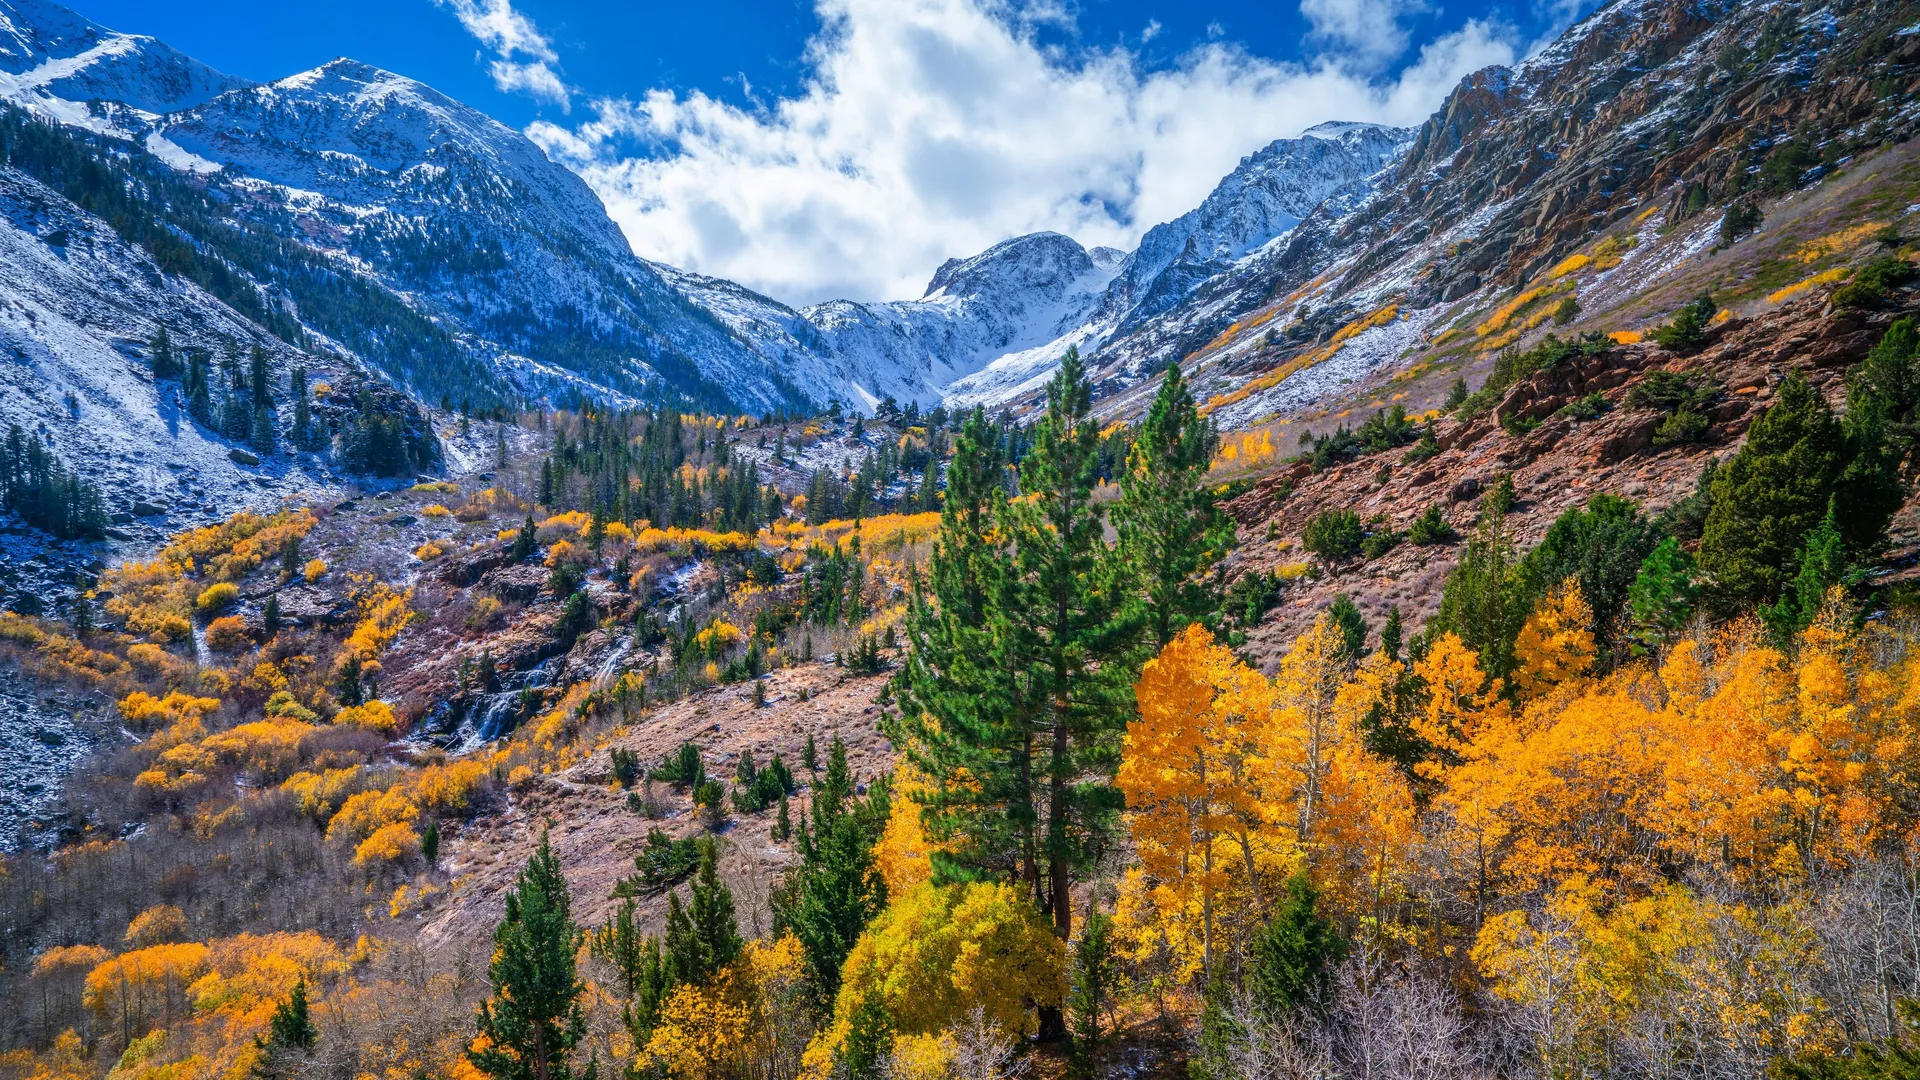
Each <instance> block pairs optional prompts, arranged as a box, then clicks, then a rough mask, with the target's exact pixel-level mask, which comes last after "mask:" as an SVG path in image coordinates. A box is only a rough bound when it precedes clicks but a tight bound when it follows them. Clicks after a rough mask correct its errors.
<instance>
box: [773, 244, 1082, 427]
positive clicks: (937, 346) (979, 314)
mask: <svg viewBox="0 0 1920 1080" xmlns="http://www.w3.org/2000/svg"><path fill="white" fill-rule="evenodd" d="M1115 254H1116V253H1114V252H1113V251H1112V249H1101V251H1100V252H1099V253H1098V257H1097V258H1096V255H1095V253H1091V252H1088V251H1087V250H1086V249H1085V248H1083V247H1081V246H1080V245H1079V244H1078V243H1077V242H1075V241H1074V240H1073V239H1072V238H1070V237H1066V236H1062V235H1060V234H1059V233H1033V234H1031V235H1028V236H1019V237H1015V238H1013V239H1012V240H1006V241H1002V242H1001V243H998V244H995V245H994V246H993V247H991V248H989V249H987V250H986V251H985V252H982V253H981V254H979V255H976V256H974V257H973V258H970V259H949V260H948V261H947V262H946V263H945V264H943V265H942V266H941V267H940V269H939V270H938V271H937V272H936V273H935V274H934V275H933V280H932V281H930V282H928V284H927V291H926V294H925V295H924V296H922V297H921V298H920V299H919V300H912V301H896V302H893V303H883V304H856V303H851V302H848V301H833V302H829V303H826V304H819V305H816V306H814V307H810V308H808V309H807V310H806V312H805V315H806V318H807V321H808V322H810V323H811V324H813V326H814V327H816V328H817V329H818V330H819V332H820V334H821V336H822V337H823V338H824V339H825V341H826V343H827V345H828V347H829V348H830V349H831V350H832V352H833V355H834V356H835V357H836V358H838V359H839V361H840V362H841V365H842V368H841V370H842V374H843V377H844V378H845V379H846V380H847V381H848V383H849V385H851V386H852V387H853V388H854V389H855V392H856V393H857V394H860V395H861V396H862V398H863V400H862V401H859V402H855V403H854V404H856V405H857V406H860V407H871V406H872V405H873V404H874V403H876V402H878V401H879V400H880V399H881V398H884V397H889V396H891V397H893V398H895V399H896V400H898V401H900V402H902V403H904V402H907V401H917V402H920V403H921V404H931V403H933V402H935V401H937V400H938V399H939V397H940V395H941V392H942V390H943V389H944V388H945V387H946V386H948V385H950V384H952V383H953V382H954V381H955V380H957V379H959V378H961V377H963V376H966V375H970V374H972V373H974V372H975V371H978V370H980V369H981V368H982V367H985V366H986V365H987V364H988V363H989V362H991V361H993V360H996V359H998V358H1000V357H1002V356H1005V355H1008V354H1009V353H1016V352H1021V351H1024V350H1027V349H1032V348H1036V347H1038V346H1042V345H1045V344H1046V343H1047V342H1050V341H1053V340H1055V339H1057V338H1059V337H1060V335H1062V334H1064V333H1066V332H1068V331H1069V330H1071V329H1072V328H1073V327H1075V326H1077V325H1079V324H1080V323H1081V322H1083V321H1084V320H1085V319H1086V318H1087V316H1088V315H1089V314H1090V313H1091V312H1092V311H1093V309H1094V307H1095V305H1097V304H1098V303H1099V301H1100V298H1101V296H1102V295H1103V294H1104V290H1105V289H1106V287H1107V284H1108V283H1109V282H1110V281H1111V280H1112V279H1113V275H1114V273H1115V271H1116V270H1118V268H1119V267H1118V262H1117V260H1116V259H1115V257H1114V256H1115Z"/></svg>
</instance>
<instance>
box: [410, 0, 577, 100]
mask: <svg viewBox="0 0 1920 1080" xmlns="http://www.w3.org/2000/svg"><path fill="white" fill-rule="evenodd" d="M434 2H435V3H437V4H439V5H440V6H441V7H445V8H450V9H452V11H453V15H454V18H456V19H459V20H460V25H461V27H462V28H464V29H465V30H466V31H467V33H469V34H472V35H473V36H474V37H475V38H476V39H478V40H479V42H480V44H481V45H483V46H485V47H486V48H487V49H488V50H490V51H492V52H493V53H495V54H496V56H495V59H494V60H493V61H492V62H491V63H490V64H489V65H488V66H487V73H488V74H489V75H491V76H493V84H494V85H495V86H497V87H499V88H500V89H501V90H503V91H505V92H507V93H524V94H527V95H529V96H531V97H533V98H535V99H537V100H540V101H549V102H552V103H554V104H556V105H559V106H560V107H561V109H562V111H566V110H567V109H568V106H569V104H570V103H571V101H572V94H571V93H570V92H569V91H568V89H567V84H566V83H564V82H562V81H561V79H560V74H559V72H557V71H555V70H554V66H555V65H556V64H558V63H559V61H560V54H559V53H556V52H554V51H553V42H552V41H551V40H549V39H548V38H547V37H546V36H545V35H543V34H541V33H540V31H539V29H538V28H537V27H535V26H534V25H533V20H531V19H529V18H527V17H526V16H525V15H522V14H520V13H519V12H517V11H515V10H513V4H512V0H434Z"/></svg>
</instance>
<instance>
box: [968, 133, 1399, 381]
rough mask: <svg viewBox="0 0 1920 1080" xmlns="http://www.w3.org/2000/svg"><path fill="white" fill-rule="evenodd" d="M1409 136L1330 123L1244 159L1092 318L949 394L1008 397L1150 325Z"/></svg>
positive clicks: (1131, 262)
mask: <svg viewBox="0 0 1920 1080" xmlns="http://www.w3.org/2000/svg"><path fill="white" fill-rule="evenodd" d="M1412 137H1413V132H1411V131H1409V130H1406V129H1403V128H1388V127H1381V126H1379V125H1375V124H1354V123H1327V124H1321V125H1318V126H1316V127H1313V128H1309V129H1308V130H1307V131H1305V132H1302V133H1301V135H1300V136H1299V137H1298V138H1294V139H1276V140H1275V141H1274V142H1272V143H1270V144H1269V145H1267V146H1266V147H1264V148H1263V149H1261V150H1260V151H1258V152H1257V153H1254V154H1250V155H1248V156H1247V157H1245V158H1243V159H1241V162H1240V164H1239V165H1238V166H1237V167H1235V169H1234V170H1233V171H1232V172H1231V173H1228V174H1227V175H1226V177H1224V178H1223V179H1222V180H1221V181H1220V183H1219V184H1218V185H1216V186H1215V187H1214V189H1213V191H1212V192H1211V193H1210V194H1209V195H1208V196H1207V198H1206V200H1205V201H1204V202H1202V203H1201V204H1200V205H1199V206H1198V207H1196V208H1195V209H1193V210H1191V211H1189V212H1187V213H1186V214H1183V215H1181V216H1180V217H1178V218H1175V219H1174V220H1172V221H1169V222H1165V223H1162V224H1160V225H1156V226H1154V227H1153V228H1152V229H1149V230H1148V231H1147V234H1146V235H1145V236H1144V237H1142V238H1141V241H1140V246H1139V248H1137V249H1136V250H1135V251H1133V252H1132V253H1131V254H1129V255H1128V256H1127V257H1126V258H1125V260H1124V261H1122V262H1121V264H1120V266H1119V267H1118V268H1117V270H1116V272H1115V273H1114V275H1113V279H1112V281H1111V282H1110V283H1108V285H1107V287H1106V290H1105V291H1104V292H1103V293H1102V295H1101V296H1100V298H1099V301H1098V303H1097V304H1096V305H1094V306H1093V308H1092V309H1091V310H1090V311H1088V312H1087V315H1086V318H1084V319H1082V320H1079V321H1077V322H1075V323H1074V324H1073V325H1070V326H1063V327H1061V328H1060V332H1059V333H1058V334H1057V335H1055V337H1053V338H1051V339H1048V340H1047V341H1044V342H1036V343H1034V344H1033V345H1032V346H1029V347H1027V348H1025V349H1020V350H1011V351H1010V354H1009V355H1005V356H1002V357H1000V358H998V359H996V360H995V361H994V362H993V363H991V364H989V365H987V367H986V369H985V370H982V371H980V372H979V373H977V374H974V375H971V376H969V377H965V378H962V379H960V380H959V381H958V382H956V383H955V384H954V385H953V386H952V387H951V388H950V389H949V391H948V393H947V396H948V397H949V398H950V399H951V400H953V401H954V402H955V403H957V404H976V403H996V402H1001V401H1006V400H1008V399H1010V398H1013V397H1016V396H1018V395H1019V394H1021V393H1023V392H1028V391H1032V390H1033V389H1035V388H1036V387H1037V386H1038V385H1039V384H1040V383H1042V382H1044V381H1045V380H1046V378H1047V376H1048V375H1049V374H1050V373H1051V372H1052V370H1053V368H1054V366H1055V364H1056V363H1057V362H1058V361H1059V358H1060V356H1061V354H1063V353H1064V352H1065V351H1066V349H1067V348H1068V347H1069V346H1073V347H1078V348H1080V349H1081V350H1082V351H1083V352H1091V351H1095V350H1098V349H1099V348H1100V347H1101V346H1102V345H1104V344H1105V343H1106V342H1107V341H1108V340H1110V339H1111V338H1113V337H1114V336H1116V335H1126V334H1128V333H1131V332H1133V331H1134V330H1135V328H1138V327H1141V326H1145V325H1151V324H1152V322H1153V320H1154V319H1155V317H1157V316H1159V315H1160V314H1161V313H1163V312H1166V311H1168V310H1169V309H1171V308H1174V307H1176V306H1178V305H1180V304H1181V303H1182V302H1183V301H1185V300H1186V298H1187V297H1188V296H1189V295H1191V294H1192V293H1193V292H1194V291H1195V290H1196V289H1201V288H1203V287H1205V286H1206V285H1207V283H1208V282H1210V281H1212V280H1214V279H1215V278H1218V277H1220V276H1222V275H1224V274H1227V273H1228V272H1230V271H1231V270H1233V268H1234V267H1235V266H1236V265H1238V264H1239V263H1240V262H1241V261H1242V260H1243V259H1245V258H1246V257H1247V256H1248V254H1249V253H1250V252H1255V251H1258V250H1260V249H1262V248H1263V247H1264V246H1265V245H1268V244H1270V243H1272V242H1273V241H1274V240H1275V238H1277V237H1280V236H1284V235H1286V234H1287V233H1288V232H1290V231H1291V230H1292V229H1293V228H1294V227H1295V226H1297V225H1298V224H1299V223H1300V221H1301V220H1302V219H1303V218H1305V217H1307V216H1308V215H1309V214H1312V213H1315V212H1316V211H1317V210H1323V208H1347V207H1350V206H1351V205H1352V204H1353V203H1354V202H1355V201H1357V200H1359V199H1361V198H1363V197H1365V196H1366V195H1368V194H1370V193H1371V192H1372V190H1373V184H1374V183H1375V182H1376V180H1377V179H1378V178H1380V177H1381V175H1382V171H1383V170H1384V169H1385V168H1386V167H1387V166H1388V165H1390V164H1391V163H1392V162H1393V161H1394V160H1395V159H1396V158H1397V157H1398V156H1399V155H1400V154H1401V153H1402V152H1404V151H1405V149H1406V147H1407V145H1408V144H1409V143H1410V142H1411V140H1412Z"/></svg>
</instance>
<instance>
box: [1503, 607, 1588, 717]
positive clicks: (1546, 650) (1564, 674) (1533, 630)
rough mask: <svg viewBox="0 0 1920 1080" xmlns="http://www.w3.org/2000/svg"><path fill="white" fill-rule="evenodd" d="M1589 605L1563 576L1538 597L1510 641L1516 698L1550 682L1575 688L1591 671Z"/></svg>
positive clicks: (1530, 694) (1551, 685)
mask: <svg viewBox="0 0 1920 1080" xmlns="http://www.w3.org/2000/svg"><path fill="white" fill-rule="evenodd" d="M1592 625H1593V609H1592V608H1591V607H1589V606H1587V601H1586V598H1585V597H1584V596H1582V595H1581V593H1580V583H1579V581H1578V580H1576V579H1574V578H1568V579H1567V580H1566V581H1564V582H1562V583H1561V584H1560V586H1559V587H1558V588H1556V589H1554V590H1553V591H1552V592H1551V593H1548V594H1547V595H1546V596H1545V597H1544V598H1542V599H1541V601H1540V603H1539V605H1538V606H1536V607H1535V608H1534V609H1533V614H1532V615H1529V616H1528V617H1527V621H1526V623H1525V625H1523V626H1521V628H1520V636H1519V637H1518V638H1517V639H1515V641H1514V649H1513V651H1514V659H1515V661H1516V663H1515V666H1514V672H1513V683H1514V688H1515V689H1516V690H1517V691H1518V692H1519V697H1520V700H1522V701H1527V700H1530V699H1532V698H1537V697H1539V696H1540V695H1542V694H1545V693H1546V692H1547V691H1549V690H1552V689H1554V688H1556V687H1561V686H1566V687H1568V688H1569V689H1577V688H1579V687H1580V686H1583V685H1585V683H1586V681H1587V676H1588V675H1589V674H1591V673H1592V671H1593V661H1594V657H1595V656H1596V655H1597V654H1598V650H1597V649H1596V648H1595V646H1594V642H1593V631H1592V630H1591V629H1589V627H1591V626H1592Z"/></svg>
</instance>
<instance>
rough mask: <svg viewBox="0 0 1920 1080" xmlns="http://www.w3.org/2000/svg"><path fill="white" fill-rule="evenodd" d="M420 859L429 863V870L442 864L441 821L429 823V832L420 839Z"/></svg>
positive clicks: (435, 819) (436, 820)
mask: <svg viewBox="0 0 1920 1080" xmlns="http://www.w3.org/2000/svg"><path fill="white" fill-rule="evenodd" d="M420 857H421V858H423V859H425V860H426V861H427V866H428V867H429V868H431V867H434V866H437V865H439V863H440V819H439V818H434V819H432V820H431V821H428V822H427V831H426V833H425V834H424V835H422V836H421V837H420Z"/></svg>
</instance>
